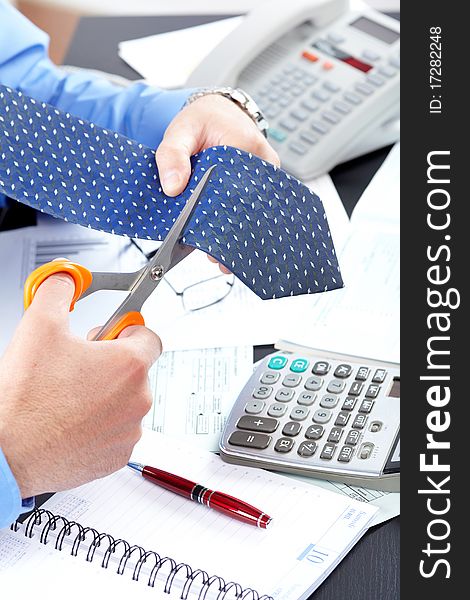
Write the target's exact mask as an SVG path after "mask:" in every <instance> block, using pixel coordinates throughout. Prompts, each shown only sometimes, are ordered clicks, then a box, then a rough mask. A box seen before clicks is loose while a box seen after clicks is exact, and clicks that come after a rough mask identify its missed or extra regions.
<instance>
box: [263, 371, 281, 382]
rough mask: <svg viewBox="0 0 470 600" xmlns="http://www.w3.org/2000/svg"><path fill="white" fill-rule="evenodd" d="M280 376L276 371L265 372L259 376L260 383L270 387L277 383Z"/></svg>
mask: <svg viewBox="0 0 470 600" xmlns="http://www.w3.org/2000/svg"><path fill="white" fill-rule="evenodd" d="M280 376H281V375H280V373H277V372H276V371H266V372H265V373H263V374H262V375H261V379H260V381H261V383H265V384H267V385H270V384H273V383H276V381H279V377H280Z"/></svg>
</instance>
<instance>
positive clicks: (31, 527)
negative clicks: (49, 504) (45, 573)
mask: <svg viewBox="0 0 470 600" xmlns="http://www.w3.org/2000/svg"><path fill="white" fill-rule="evenodd" d="M20 527H21V525H20V523H19V522H18V521H16V522H15V523H13V524H12V526H11V529H12V530H13V531H19V529H20ZM22 527H23V531H24V535H25V537H29V538H32V537H33V535H36V534H38V533H39V536H40V537H39V541H40V543H42V544H47V543H48V541H49V539H48V538H49V537H50V533H51V531H54V532H55V535H54V537H55V546H54V547H55V549H56V550H59V551H62V550H63V546H64V542H65V541H66V540H67V542H71V543H72V550H71V552H70V554H71V555H72V556H77V555H78V551H79V550H80V546H81V545H82V544H83V545H85V544H86V543H87V538H88V543H89V545H88V546H86V545H85V549H86V550H87V554H86V560H87V561H88V562H92V561H93V559H94V557H95V552H96V550H97V548H100V549H101V550H103V548H104V547H105V546H106V547H105V550H104V556H103V558H102V560H101V566H102V567H103V568H104V569H107V568H108V566H109V561H110V559H111V557H113V558H114V559H117V560H118V561H119V564H118V568H117V571H116V572H117V574H118V575H123V574H124V572H125V571H126V568H127V567H128V562H129V559H130V558H131V557H132V555H134V553H136V554H137V555H138V558H137V561H136V563H135V565H134V567H133V570H132V579H133V580H134V581H141V577H142V576H144V571H143V570H142V568H143V566H144V564H145V565H146V566H147V567H149V564H151V563H154V564H153V565H152V567H151V570H150V574H149V575H148V577H147V585H149V586H150V587H154V586H155V581H156V578H157V575H158V573H159V571H160V570H161V569H163V568H165V569H168V571H169V572H168V575H166V579H165V581H164V590H163V591H164V592H165V593H167V594H170V593H171V591H172V588H173V586H174V584H175V580H176V578H177V576H179V578H180V579H181V578H182V577H183V578H184V577H185V578H186V580H185V582H184V584H183V589H182V592H181V595H180V596H179V597H180V598H181V600H187V598H188V594H189V593H190V592H191V591H194V592H197V591H198V589H199V594H198V600H205V598H206V596H207V594H208V592H209V591H210V590H213V591H215V592H216V594H217V596H216V597H217V600H227V595H228V594H229V593H230V598H233V597H234V598H237V599H240V600H273V598H272V596H267V595H262V596H261V595H260V594H259V593H258V592H257V591H256V590H254V589H252V588H242V586H241V585H240V584H239V583H235V582H226V581H225V580H224V578H223V577H220V576H218V575H209V574H208V573H207V572H206V571H203V570H201V569H193V568H192V567H191V566H190V565H188V564H186V563H177V562H176V561H175V560H173V559H172V558H170V557H168V556H164V557H161V556H160V555H159V554H158V552H155V551H153V550H149V551H147V550H145V549H144V548H142V546H138V545H131V544H129V543H128V542H127V541H126V540H123V539H116V538H114V537H113V536H112V535H110V534H109V533H100V532H98V531H97V530H96V529H94V528H93V527H83V525H81V524H80V523H77V522H76V521H71V520H69V519H67V518H66V517H62V516H60V515H55V514H53V513H52V512H51V511H49V510H46V509H42V508H37V509H35V510H34V511H33V512H32V513H31V515H30V516H29V517H28V518H27V519H26V520H25V522H24V523H23V525H22ZM59 527H60V529H59ZM74 532H75V533H74ZM119 553H120V555H119ZM128 571H129V569H128ZM164 577H165V576H164ZM142 580H144V579H142ZM144 581H145V580H144ZM198 586H199V588H198Z"/></svg>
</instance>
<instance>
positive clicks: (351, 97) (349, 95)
mask: <svg viewBox="0 0 470 600" xmlns="http://www.w3.org/2000/svg"><path fill="white" fill-rule="evenodd" d="M343 98H344V99H345V100H347V101H348V102H349V103H350V104H355V105H357V104H360V103H361V102H362V98H361V97H360V96H358V95H357V94H355V93H354V92H346V94H344V96H343Z"/></svg>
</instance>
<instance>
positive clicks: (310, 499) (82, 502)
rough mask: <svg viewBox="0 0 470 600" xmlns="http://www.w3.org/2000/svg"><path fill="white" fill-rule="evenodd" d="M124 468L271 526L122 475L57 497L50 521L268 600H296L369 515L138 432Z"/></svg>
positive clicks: (310, 489)
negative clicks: (197, 492)
mask: <svg viewBox="0 0 470 600" xmlns="http://www.w3.org/2000/svg"><path fill="white" fill-rule="evenodd" d="M133 459H134V460H137V461H139V462H144V463H146V464H150V465H153V466H157V467H159V468H162V469H164V470H167V471H170V472H173V473H177V474H179V475H181V476H183V477H187V478H189V479H191V480H193V481H196V482H200V483H202V484H203V485H205V486H207V487H210V488H211V489H218V490H220V491H224V492H227V493H229V494H232V495H234V496H236V497H239V498H241V499H243V500H245V501H246V502H249V503H250V504H253V505H254V506H256V507H258V508H260V509H261V510H263V511H265V512H267V513H268V514H269V515H271V516H272V517H273V522H272V523H271V525H270V526H269V528H268V529H267V530H261V529H257V528H256V527H253V526H251V525H247V524H243V523H240V522H238V521H236V520H234V519H231V518H230V517H227V516H225V515H222V514H220V513H218V512H217V511H215V510H211V509H209V508H207V507H205V506H202V505H199V504H196V503H194V502H191V501H189V500H187V499H185V498H182V497H179V496H177V495H175V494H173V493H171V492H168V491H166V490H163V489H161V488H159V487H158V486H156V485H153V484H152V483H150V482H148V481H147V480H145V479H143V478H142V477H141V476H140V474H138V473H135V472H133V471H131V470H130V469H127V468H126V469H122V470H121V471H118V472H117V473H115V474H113V475H111V476H109V477H106V478H104V479H101V480H99V481H96V482H92V483H89V484H86V485H84V486H81V487H79V488H76V489H74V490H71V491H70V492H64V493H60V494H56V495H55V496H54V497H53V498H52V499H51V500H50V501H49V502H48V503H47V505H45V507H47V508H48V509H49V510H50V511H52V512H53V513H55V514H62V515H64V516H66V517H68V518H69V519H73V520H76V521H79V522H80V523H81V524H82V525H84V526H89V527H94V528H95V529H97V530H98V531H99V532H107V533H110V534H112V535H113V536H114V537H116V538H123V539H125V540H127V541H128V542H129V543H130V544H139V545H140V546H142V547H143V548H145V549H146V550H156V551H157V552H158V553H159V554H160V556H170V557H172V558H173V559H174V560H175V561H176V562H182V563H187V564H189V565H191V567H192V568H193V569H197V568H199V569H203V570H205V571H207V572H208V573H209V574H217V575H219V576H221V577H223V578H224V579H225V580H226V581H236V582H238V583H240V584H241V585H242V586H243V587H251V588H254V589H257V590H258V591H259V592H260V593H261V594H262V593H266V594H272V595H274V596H275V597H277V598H286V599H287V598H292V599H294V598H295V599H297V598H299V597H300V595H301V593H303V592H304V591H305V590H306V589H308V588H310V587H311V586H312V585H313V584H315V582H318V583H320V581H321V580H322V579H323V577H324V576H325V575H326V574H327V573H328V572H329V571H330V570H331V569H332V568H333V567H334V566H335V565H336V563H337V562H338V560H340V559H341V557H342V556H343V554H344V553H345V552H346V551H347V549H348V548H349V547H350V546H351V545H352V544H353V543H354V542H355V541H356V540H357V539H358V538H359V537H360V535H362V533H363V532H364V530H365V528H366V527H367V524H368V522H369V521H370V519H371V518H372V516H373V514H374V513H375V508H373V507H371V506H365V505H364V504H363V503H360V502H356V501H353V500H350V499H348V498H344V497H342V496H340V495H337V494H334V493H331V492H328V491H326V490H324V489H322V488H317V487H315V486H312V485H307V484H302V483H298V482H293V481H292V480H290V479H288V478H286V477H283V476H281V475H276V474H272V473H268V472H266V471H263V470H260V469H253V468H246V467H240V466H235V465H229V464H227V463H224V462H223V461H222V460H221V459H220V458H219V457H218V456H217V455H214V454H211V453H209V452H206V451H202V450H197V449H194V448H193V447H191V446H187V445H185V444H184V443H179V442H175V441H170V440H168V439H167V438H165V437H164V436H162V435H159V434H156V433H155V432H150V431H148V432H144V436H143V439H142V440H141V442H140V443H139V444H138V445H137V446H136V448H135V452H134V455H133Z"/></svg>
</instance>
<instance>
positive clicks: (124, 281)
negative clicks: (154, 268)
mask: <svg viewBox="0 0 470 600" xmlns="http://www.w3.org/2000/svg"><path fill="white" fill-rule="evenodd" d="M141 271H142V269H141V270H140V271H135V272H134V273H106V272H103V273H99V272H93V280H92V282H91V285H90V287H89V288H88V289H87V290H86V292H84V293H83V294H82V295H81V296H80V298H79V299H80V300H82V299H83V298H86V297H87V296H89V295H90V294H93V293H94V292H98V291H100V290H116V291H123V292H129V291H130V290H131V289H132V286H133V285H134V283H135V282H136V280H137V279H138V277H139V275H140V273H141Z"/></svg>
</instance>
